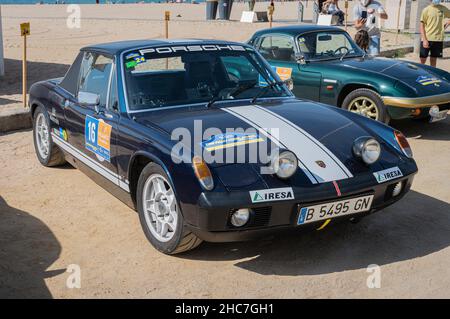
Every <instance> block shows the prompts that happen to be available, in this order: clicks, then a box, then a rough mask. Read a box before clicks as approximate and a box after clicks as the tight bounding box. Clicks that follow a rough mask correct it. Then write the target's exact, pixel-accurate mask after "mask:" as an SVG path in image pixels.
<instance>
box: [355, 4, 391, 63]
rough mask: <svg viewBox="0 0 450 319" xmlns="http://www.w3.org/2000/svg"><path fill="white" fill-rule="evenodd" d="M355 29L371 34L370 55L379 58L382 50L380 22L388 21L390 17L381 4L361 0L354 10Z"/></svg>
mask: <svg viewBox="0 0 450 319" xmlns="http://www.w3.org/2000/svg"><path fill="white" fill-rule="evenodd" d="M353 15H354V20H355V28H356V29H357V30H364V31H367V32H368V33H369V37H370V43H369V54H370V55H374V56H377V55H379V54H380V49H381V31H380V28H379V27H378V24H379V20H378V19H383V20H386V19H387V18H388V15H387V13H386V11H385V10H384V7H383V6H382V5H381V3H380V2H378V1H375V0H360V1H359V3H357V4H355V7H354V8H353Z"/></svg>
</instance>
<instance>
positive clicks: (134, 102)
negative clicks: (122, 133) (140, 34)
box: [123, 45, 292, 111]
mask: <svg viewBox="0 0 450 319" xmlns="http://www.w3.org/2000/svg"><path fill="white" fill-rule="evenodd" d="M123 63H124V66H123V68H124V73H125V86H126V93H127V101H128V108H129V110H131V111H133V110H134V111H138V110H148V109H154V108H164V107H171V106H177V105H188V104H199V103H205V104H206V103H208V102H210V103H211V101H223V100H233V99H252V98H253V97H255V96H258V97H287V96H292V94H291V93H290V91H289V89H288V88H287V87H286V86H285V85H284V84H277V85H274V86H270V87H267V86H268V84H272V83H275V82H278V81H279V78H278V76H277V75H276V73H275V72H274V71H273V70H272V69H271V68H270V66H268V64H267V63H266V62H265V61H264V60H263V59H261V58H260V56H259V55H258V54H257V53H255V52H254V50H253V49H250V48H248V47H244V46H239V45H190V46H173V47H172V46H167V47H157V48H148V49H141V50H136V51H133V52H130V53H126V54H125V55H124V57H123Z"/></svg>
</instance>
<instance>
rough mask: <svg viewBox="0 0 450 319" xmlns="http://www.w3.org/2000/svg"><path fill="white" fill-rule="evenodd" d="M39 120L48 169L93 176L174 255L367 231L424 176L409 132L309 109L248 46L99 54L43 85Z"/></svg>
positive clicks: (86, 55) (148, 45)
mask: <svg viewBox="0 0 450 319" xmlns="http://www.w3.org/2000/svg"><path fill="white" fill-rule="evenodd" d="M312 106H314V107H312ZM30 109H31V115H32V117H33V121H34V128H33V132H34V143H35V149H36V155H37V157H38V159H39V161H40V162H41V163H42V164H43V165H45V166H56V165H60V164H63V163H65V162H66V161H67V162H69V163H70V164H72V165H74V166H76V167H78V168H79V169H81V170H82V171H84V172H85V173H86V174H87V175H89V176H90V177H91V178H93V179H94V180H95V181H96V182H97V183H98V184H99V185H101V186H102V187H104V188H105V189H107V190H108V191H109V192H111V193H112V194H113V195H114V196H116V197H118V198H119V199H121V200H122V201H124V202H125V203H127V204H128V205H129V206H130V207H133V208H134V209H136V210H137V211H138V212H139V216H140V221H141V224H142V227H143V230H144V232H145V234H146V236H147V237H148V239H149V241H150V242H151V243H152V245H153V246H154V247H156V248H157V249H158V250H160V251H162V252H164V253H167V254H176V253H180V252H184V251H187V250H190V249H193V248H195V247H197V246H198V245H199V244H200V243H201V242H202V240H206V241H237V240H246V239H250V238H254V237H257V236H264V235H266V234H267V233H268V232H272V231H278V230H283V229H294V228H297V227H300V226H311V227H313V228H316V229H322V228H324V227H326V226H327V224H329V223H330V221H331V220H333V221H334V220H339V219H340V220H357V219H359V218H361V217H363V216H366V215H368V214H369V213H372V212H375V211H377V210H380V209H382V208H384V207H386V206H388V205H390V204H392V203H394V202H396V201H397V200H399V199H400V198H401V197H402V196H403V195H404V194H405V193H406V192H407V191H408V190H409V189H410V186H411V183H412V181H413V176H414V174H415V173H417V166H416V164H415V161H414V160H413V158H412V153H411V149H410V147H409V145H408V142H407V140H406V138H405V137H404V136H403V135H402V133H400V132H398V131H395V130H394V129H392V128H390V127H388V126H386V125H384V124H381V123H378V122H376V121H373V120H371V119H367V118H365V117H362V116H360V115H357V114H354V113H350V112H348V111H345V110H341V109H336V108H333V107H330V106H327V105H323V104H319V103H314V102H311V101H305V100H299V99H296V98H295V97H294V96H293V95H292V93H291V92H290V90H289V88H288V86H287V85H286V82H283V81H282V80H281V79H280V77H279V75H278V74H277V73H276V72H275V71H274V70H273V69H272V68H271V67H270V66H269V65H268V64H267V62H266V61H265V60H264V59H263V58H262V57H261V55H260V54H259V53H258V52H256V51H255V50H254V49H253V48H252V47H250V46H248V45H245V44H240V43H232V42H223V41H207V40H170V41H169V40H167V41H159V40H158V41H157V40H154V41H128V42H116V43H110V44H100V45H95V46H90V47H86V48H83V49H81V51H80V53H79V55H78V57H77V58H76V60H75V62H74V63H73V65H72V66H71V68H70V69H69V71H68V72H67V74H66V75H65V77H64V78H61V79H52V80H48V81H44V82H39V83H36V84H34V85H33V86H32V88H31V90H30ZM94 196H95V195H94Z"/></svg>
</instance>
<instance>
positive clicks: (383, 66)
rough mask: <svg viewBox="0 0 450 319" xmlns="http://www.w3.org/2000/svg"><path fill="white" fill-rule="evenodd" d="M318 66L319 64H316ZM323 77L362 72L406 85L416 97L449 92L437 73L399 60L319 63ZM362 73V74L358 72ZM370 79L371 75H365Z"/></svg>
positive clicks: (449, 88) (368, 59)
mask: <svg viewBox="0 0 450 319" xmlns="http://www.w3.org/2000/svg"><path fill="white" fill-rule="evenodd" d="M318 65H319V64H318ZM320 66H321V67H320V69H322V70H321V73H322V74H323V76H327V73H328V72H329V70H330V69H333V71H337V70H338V69H339V71H340V72H343V73H344V74H345V73H349V72H351V73H353V74H354V72H359V73H360V74H361V75H362V76H363V75H364V74H363V72H364V71H368V72H374V73H377V74H379V75H385V76H388V77H390V78H393V79H396V80H398V81H401V82H403V83H404V84H407V85H408V86H410V87H412V88H414V90H415V91H416V93H417V94H418V95H422V96H426V95H434V94H441V93H445V92H449V91H450V82H449V81H448V80H446V79H445V78H443V77H442V76H440V75H439V74H437V73H434V72H432V71H429V70H427V69H425V68H422V67H421V66H417V65H415V64H413V63H409V62H407V61H400V60H391V59H384V58H366V59H361V58H358V59H346V60H344V61H342V62H341V61H330V62H327V63H320ZM360 71H363V72H360ZM367 76H369V77H371V74H367Z"/></svg>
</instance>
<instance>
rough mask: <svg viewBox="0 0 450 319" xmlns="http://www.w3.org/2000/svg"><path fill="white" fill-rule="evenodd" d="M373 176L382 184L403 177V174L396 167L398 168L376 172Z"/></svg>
mask: <svg viewBox="0 0 450 319" xmlns="http://www.w3.org/2000/svg"><path fill="white" fill-rule="evenodd" d="M373 176H375V178H376V180H377V182H378V183H379V184H381V183H384V182H387V181H390V180H392V179H396V178H399V177H402V176H403V173H402V171H401V170H400V168H398V167H397V166H396V167H392V168H388V169H385V170H384V171H379V172H375V173H373Z"/></svg>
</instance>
